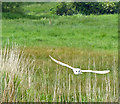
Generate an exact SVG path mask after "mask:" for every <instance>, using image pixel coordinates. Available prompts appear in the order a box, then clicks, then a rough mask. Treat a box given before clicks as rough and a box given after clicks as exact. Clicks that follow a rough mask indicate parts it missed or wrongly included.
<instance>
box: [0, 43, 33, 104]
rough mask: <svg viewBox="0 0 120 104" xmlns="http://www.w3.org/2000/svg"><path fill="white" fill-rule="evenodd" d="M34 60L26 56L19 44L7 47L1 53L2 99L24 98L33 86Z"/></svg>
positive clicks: (15, 99) (0, 84) (0, 92)
mask: <svg viewBox="0 0 120 104" xmlns="http://www.w3.org/2000/svg"><path fill="white" fill-rule="evenodd" d="M33 63H34V61H33V60H30V58H26V56H25V55H24V53H23V51H20V49H19V48H18V46H17V45H13V46H12V47H5V48H4V49H1V53H0V78H1V81H0V87H1V88H0V101H2V102H7V101H8V102H11V101H18V99H19V100H23V98H25V96H24V93H25V92H26V91H27V90H29V88H30V86H31V82H30V81H31V72H32V71H33V70H34V64H33Z"/></svg>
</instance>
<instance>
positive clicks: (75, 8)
mask: <svg viewBox="0 0 120 104" xmlns="http://www.w3.org/2000/svg"><path fill="white" fill-rule="evenodd" d="M55 10H56V14H57V15H73V14H75V13H81V14H85V15H90V14H114V13H118V3H114V2H104V3H102V2H73V3H65V2H62V3H60V4H58V5H57V7H56V9H55Z"/></svg>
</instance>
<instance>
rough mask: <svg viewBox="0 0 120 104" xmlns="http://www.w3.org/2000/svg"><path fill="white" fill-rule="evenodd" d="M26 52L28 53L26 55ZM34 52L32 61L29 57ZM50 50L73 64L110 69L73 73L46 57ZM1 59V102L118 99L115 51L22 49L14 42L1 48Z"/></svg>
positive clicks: (114, 100)
mask: <svg viewBox="0 0 120 104" xmlns="http://www.w3.org/2000/svg"><path fill="white" fill-rule="evenodd" d="M38 50H39V51H38ZM28 52H29V54H30V56H29V57H27V56H28V55H26V53H27V54H28ZM33 54H34V55H35V58H36V60H35V61H33V60H32V59H33V58H32V57H31V55H33ZM49 54H51V55H52V56H53V57H55V58H56V59H58V60H61V61H63V62H65V63H68V64H70V65H72V66H74V67H80V68H82V69H93V70H104V69H109V70H110V73H109V74H106V75H97V74H92V73H83V74H82V75H74V74H73V72H72V70H70V69H68V68H65V67H62V66H59V65H57V64H55V63H54V62H52V61H51V60H50V59H49V58H48V55H49ZM58 56H59V57H58ZM0 59H1V60H0V63H1V65H0V78H1V81H0V87H1V88H0V98H1V99H0V100H1V102H6V101H9V102H11V101H22V102H25V101H35V102H36V101H54V102H56V101H57V102H63V101H67V102H76V101H79V102H117V101H118V75H117V74H118V73H117V72H118V66H117V65H118V63H117V55H116V53H114V52H113V53H101V52H91V51H82V50H78V51H77V50H76V49H71V48H70V49H67V48H65V49H64V48H62V49H61V48H60V49H59V48H56V49H52V48H39V49H30V48H26V49H25V50H24V52H23V51H20V49H19V48H18V46H17V45H15V46H13V47H10V48H9V47H7V48H6V47H5V48H4V49H3V50H1V54H0ZM35 65H36V66H38V67H35Z"/></svg>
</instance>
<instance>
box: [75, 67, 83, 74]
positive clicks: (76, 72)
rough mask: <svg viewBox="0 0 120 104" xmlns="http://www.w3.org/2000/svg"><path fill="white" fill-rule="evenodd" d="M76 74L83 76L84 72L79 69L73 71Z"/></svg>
mask: <svg viewBox="0 0 120 104" xmlns="http://www.w3.org/2000/svg"><path fill="white" fill-rule="evenodd" d="M73 72H74V74H82V71H81V70H80V69H79V68H74V69H73Z"/></svg>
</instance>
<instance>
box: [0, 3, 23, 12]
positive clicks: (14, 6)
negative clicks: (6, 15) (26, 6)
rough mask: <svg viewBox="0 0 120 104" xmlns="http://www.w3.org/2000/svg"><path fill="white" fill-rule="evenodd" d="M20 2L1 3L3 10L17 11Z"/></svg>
mask: <svg viewBox="0 0 120 104" xmlns="http://www.w3.org/2000/svg"><path fill="white" fill-rule="evenodd" d="M21 4H22V3H19V2H4V3H2V11H3V12H16V11H19V9H20V8H19V7H20V5H21ZM18 8H19V9H18Z"/></svg>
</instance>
